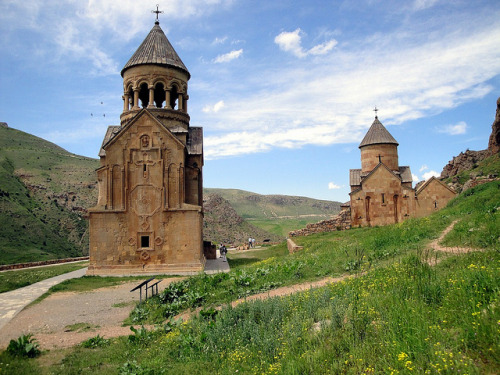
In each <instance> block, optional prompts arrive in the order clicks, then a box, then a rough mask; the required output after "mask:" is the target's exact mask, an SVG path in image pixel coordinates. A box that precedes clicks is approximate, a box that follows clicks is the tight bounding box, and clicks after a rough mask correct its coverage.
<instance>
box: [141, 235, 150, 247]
mask: <svg viewBox="0 0 500 375" xmlns="http://www.w3.org/2000/svg"><path fill="white" fill-rule="evenodd" d="M141 247H142V248H144V247H146V248H147V247H149V236H141Z"/></svg>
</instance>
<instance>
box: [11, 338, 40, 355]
mask: <svg viewBox="0 0 500 375" xmlns="http://www.w3.org/2000/svg"><path fill="white" fill-rule="evenodd" d="M7 352H8V353H10V354H11V355H13V356H20V357H28V358H35V357H36V356H38V355H40V353H41V351H40V346H39V345H38V342H37V340H36V339H35V338H34V337H33V335H32V334H31V333H30V334H28V335H21V336H20V337H19V338H18V339H17V340H10V343H9V346H8V347H7Z"/></svg>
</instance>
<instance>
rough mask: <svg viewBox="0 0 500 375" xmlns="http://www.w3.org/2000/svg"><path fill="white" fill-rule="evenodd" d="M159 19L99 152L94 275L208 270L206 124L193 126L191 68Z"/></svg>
mask: <svg viewBox="0 0 500 375" xmlns="http://www.w3.org/2000/svg"><path fill="white" fill-rule="evenodd" d="M153 12H154V13H156V22H155V24H154V26H153V28H152V29H151V31H150V32H149V34H148V35H147V36H146V38H145V39H144V41H143V42H142V43H141V45H140V46H139V48H138V49H137V50H136V51H135V53H134V54H133V55H132V57H131V58H130V60H129V61H128V62H127V63H126V64H125V66H124V67H123V69H122V71H121V76H122V78H123V112H122V114H121V115H120V125H118V126H110V127H109V128H108V130H107V132H106V135H105V136H104V140H103V143H102V147H101V150H100V152H99V156H100V162H101V167H100V168H99V169H97V180H98V184H99V198H98V202H97V205H96V206H95V207H93V208H91V209H90V210H89V222H90V265H89V270H88V271H87V272H88V274H90V275H133V274H172V273H174V274H192V273H197V272H199V271H201V270H203V267H204V264H205V257H204V254H203V177H202V168H203V129H202V128H201V127H192V126H190V125H189V121H190V117H189V115H188V111H187V102H188V99H189V96H188V89H187V88H188V81H189V78H190V74H189V71H188V70H187V68H186V66H185V65H184V63H183V62H182V60H181V59H180V57H179V55H177V52H175V50H174V48H173V47H172V45H171V44H170V42H169V40H168V39H167V37H166V36H165V34H164V32H163V30H162V29H161V27H160V22H159V21H158V14H159V13H161V12H160V11H159V10H158V9H157V10H156V11H153Z"/></svg>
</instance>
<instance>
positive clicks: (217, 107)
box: [202, 100, 224, 113]
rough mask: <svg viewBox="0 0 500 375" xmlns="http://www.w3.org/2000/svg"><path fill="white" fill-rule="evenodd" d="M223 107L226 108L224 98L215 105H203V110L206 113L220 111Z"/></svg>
mask: <svg viewBox="0 0 500 375" xmlns="http://www.w3.org/2000/svg"><path fill="white" fill-rule="evenodd" d="M222 108H224V100H220V101H218V102H217V103H215V104H214V105H213V106H210V105H206V106H205V107H203V109H202V111H203V112H205V113H211V112H213V113H217V112H219V111H220V110H221V109H222Z"/></svg>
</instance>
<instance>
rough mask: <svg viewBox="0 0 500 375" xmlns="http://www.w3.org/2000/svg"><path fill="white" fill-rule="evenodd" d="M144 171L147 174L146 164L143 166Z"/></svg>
mask: <svg viewBox="0 0 500 375" xmlns="http://www.w3.org/2000/svg"><path fill="white" fill-rule="evenodd" d="M142 170H143V171H144V172H146V164H144V165H143V168H142Z"/></svg>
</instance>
